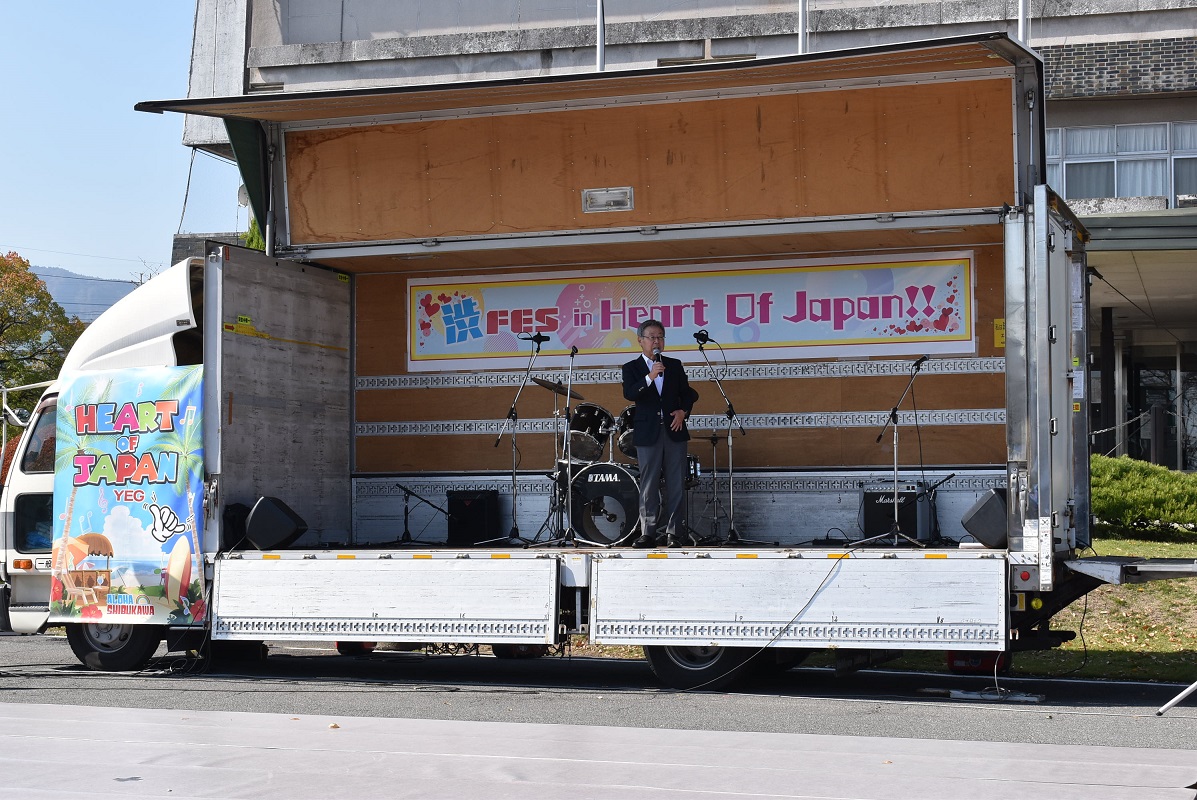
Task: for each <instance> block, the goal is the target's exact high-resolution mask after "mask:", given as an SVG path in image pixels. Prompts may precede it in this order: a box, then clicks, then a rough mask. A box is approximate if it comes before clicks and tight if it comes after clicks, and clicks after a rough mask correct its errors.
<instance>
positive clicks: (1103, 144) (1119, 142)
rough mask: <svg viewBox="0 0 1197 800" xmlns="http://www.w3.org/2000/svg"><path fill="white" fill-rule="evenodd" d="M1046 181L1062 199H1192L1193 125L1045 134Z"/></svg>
mask: <svg viewBox="0 0 1197 800" xmlns="http://www.w3.org/2000/svg"><path fill="white" fill-rule="evenodd" d="M1047 181H1048V183H1049V184H1051V186H1052V187H1053V188H1055V189H1056V190H1057V191H1059V192H1060V194H1062V195H1063V196H1064V197H1065V198H1070V199H1086V198H1097V197H1166V198H1168V204H1169V206H1170V207H1172V208H1175V207H1177V205H1178V199H1177V195H1194V194H1197V122H1153V123H1145V124H1142V125H1099V126H1090V127H1078V128H1049V129H1048V131H1047Z"/></svg>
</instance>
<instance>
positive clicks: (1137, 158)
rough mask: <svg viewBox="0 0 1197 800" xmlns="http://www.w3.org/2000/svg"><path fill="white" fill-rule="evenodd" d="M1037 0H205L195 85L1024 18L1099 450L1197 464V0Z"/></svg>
mask: <svg viewBox="0 0 1197 800" xmlns="http://www.w3.org/2000/svg"><path fill="white" fill-rule="evenodd" d="M596 5H598V8H596ZM599 8H601V9H602V11H599ZM1021 8H1022V9H1023V10H1021V11H1020V4H1019V3H1017V2H1015V1H1014V0H1006V1H1005V2H997V0H974V1H972V2H956V1H954V0H943V1H936V2H924V1H922V0H910V1H904V0H898V1H897V2H885V3H878V2H873V1H871V0H810V2H809V3H807V4H805V5H803V4H801V3H798V2H794V3H781V2H776V1H770V0H691V2H687V3H684V4H679V3H670V2H663V0H611V2H607V3H605V7H604V4H603V3H602V0H595V1H592V0H587V2H576V1H575V2H569V0H493V1H492V2H487V3H469V2H461V0H457V1H456V2H454V1H450V2H441V3H436V4H430V3H416V2H410V1H409V2H392V1H391V0H323V1H321V0H198V8H197V14H196V32H195V41H194V47H193V54H192V68H191V84H190V94H191V96H193V97H217V96H238V95H247V94H255V93H279V92H284V93H291V92H296V93H298V92H310V91H320V90H343V89H355V88H366V87H379V86H397V85H410V84H427V83H452V82H459V81H469V80H479V79H484V78H510V77H522V76H543V75H550V74H558V73H576V72H586V71H592V70H595V69H597V68H599V66H600V65H601V66H602V68H604V69H606V70H623V69H633V68H651V67H654V66H658V65H674V64H682V63H689V62H701V61H711V60H731V59H750V58H762V57H768V56H777V55H793V54H801V53H807V52H818V51H830V50H841V49H849V48H853V47H860V46H866V45H877V44H886V43H896V42H905V41H914V40H920V39H930V38H940V37H946V36H954V35H959V34H974V33H982V32H988V31H995V30H997V31H1007V32H1009V33H1010V34H1011V35H1013V36H1018V37H1019V38H1021V39H1022V40H1023V41H1025V42H1026V43H1027V44H1029V45H1030V46H1031V47H1032V48H1034V49H1036V50H1037V51H1038V52H1039V53H1040V54H1041V55H1042V56H1043V58H1044V61H1045V64H1046V78H1047V85H1048V92H1047V103H1048V107H1047V119H1048V125H1049V129H1048V131H1047V136H1048V140H1047V141H1048V164H1047V172H1048V180H1049V183H1050V184H1051V185H1052V186H1053V187H1054V188H1055V189H1056V190H1057V191H1059V192H1060V193H1061V194H1062V195H1063V196H1064V197H1066V198H1067V199H1068V200H1069V202H1070V203H1071V204H1073V205H1074V206H1075V208H1076V210H1078V212H1079V213H1080V214H1081V215H1082V219H1083V220H1084V221H1085V222H1086V224H1087V226H1088V227H1089V228H1090V229H1091V232H1092V233H1093V240H1092V242H1091V243H1090V256H1089V264H1090V266H1091V267H1093V270H1094V272H1093V285H1092V312H1091V318H1090V320H1089V326H1090V331H1091V336H1090V340H1091V342H1092V343H1093V352H1092V355H1093V359H1094V376H1095V379H1094V382H1093V383H1094V385H1093V386H1092V387H1090V392H1089V399H1090V402H1091V406H1092V408H1093V414H1094V425H1093V427H1094V429H1096V430H1099V431H1104V433H1100V434H1099V435H1098V436H1097V443H1096V447H1095V450H1096V451H1099V452H1110V453H1129V454H1131V455H1134V456H1136V457H1140V458H1149V459H1151V460H1153V461H1155V462H1157V463H1161V464H1165V465H1168V466H1171V467H1177V468H1181V469H1194V468H1197V423H1195V422H1194V420H1197V291H1195V290H1194V289H1193V284H1194V281H1193V278H1192V276H1193V275H1194V274H1197V208H1194V206H1195V205H1197V200H1195V198H1197V0H1092V2H1089V3H1085V4H1076V3H1072V2H1068V0H1044V2H1042V3H1037V4H1026V5H1023V6H1021ZM600 20H601V24H600ZM600 40H601V46H599V42H600ZM185 143H186V144H188V145H190V146H194V147H201V148H204V149H209V150H212V151H215V152H220V153H222V154H223V155H230V149H229V145H228V140H227V137H226V134H225V131H224V127H223V124H222V123H221V122H220V121H219V120H213V119H205V118H198V117H190V118H188V121H187V124H186V129H185Z"/></svg>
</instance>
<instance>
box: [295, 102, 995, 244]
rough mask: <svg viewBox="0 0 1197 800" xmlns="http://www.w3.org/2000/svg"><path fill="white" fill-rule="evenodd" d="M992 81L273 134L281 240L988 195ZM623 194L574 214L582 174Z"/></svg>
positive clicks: (976, 202)
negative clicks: (282, 195) (282, 216)
mask: <svg viewBox="0 0 1197 800" xmlns="http://www.w3.org/2000/svg"><path fill="white" fill-rule="evenodd" d="M1011 127H1012V119H1011V106H1010V83H1009V81H1007V80H1004V79H994V80H983V81H962V82H959V83H936V84H925V85H918V86H897V87H884V88H871V89H854V90H845V91H836V92H830V91H829V92H815V93H809V94H798V95H793V94H778V95H771V96H764V97H750V98H732V99H721V100H704V101H697V102H687V103H666V104H658V105H643V106H635V105H633V106H618V107H610V108H600V109H583V110H566V111H558V112H552V113H541V114H526V115H508V116H498V117H485V118H481V119H475V118H469V119H451V120H441V121H433V122H414V123H405V124H392V125H381V126H373V127H361V128H344V129H332V130H328V129H322V130H308V131H294V132H291V133H289V134H287V137H286V144H287V146H286V150H287V164H286V171H287V191H288V201H289V213H290V224H291V237H292V243H293V244H314V243H333V242H361V241H389V240H407V239H423V238H430V237H440V236H467V235H483V234H486V235H493V234H510V233H533V232H540V231H562V230H586V229H599V228H606V227H612V226H644V225H667V224H681V223H704V222H721V221H727V220H751V219H774V218H779V219H791V218H804V217H812V216H813V217H821V216H835V215H859V214H872V213H882V212H889V213H898V212H903V211H925V210H933V209H944V208H975V207H994V206H999V205H1001V204H1002V203H1003V202H1006V201H1012V200H1013V186H1014V183H1013V180H1014V176H1013V169H1012V167H1011V164H1013V159H1014V156H1013V139H1012V136H1011ZM608 186H632V187H633V189H634V191H635V208H634V209H633V210H631V211H626V212H615V213H599V214H582V213H580V207H581V192H582V190H583V189H586V188H599V187H608Z"/></svg>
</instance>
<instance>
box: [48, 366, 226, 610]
mask: <svg viewBox="0 0 1197 800" xmlns="http://www.w3.org/2000/svg"><path fill="white" fill-rule="evenodd" d="M202 398H203V367H201V366H186V367H149V368H137V369H125V370H114V371H104V372H89V373H83V374H80V375H78V376H76V377H74V378H73V379H70V380H68V381H67V382H66V383H65V384H64V386H63V388H62V391H61V393H60V394H59V396H58V426H57V428H58V429H57V436H58V443H57V450H56V456H55V459H56V464H55V470H54V546H53V550H52V553H51V559H52V565H53V577H52V579H51V588H50V620H51V622H102V621H107V622H112V623H144V624H171V625H187V624H191V623H198V622H201V621H203V619H204V616H205V614H206V613H207V609H206V602H205V600H204V571H203V563H202V555H200V554H201V553H202V552H203V551H202V548H201V547H200V532H201V531H202V529H203V479H204V448H203V414H202V413H201V409H202Z"/></svg>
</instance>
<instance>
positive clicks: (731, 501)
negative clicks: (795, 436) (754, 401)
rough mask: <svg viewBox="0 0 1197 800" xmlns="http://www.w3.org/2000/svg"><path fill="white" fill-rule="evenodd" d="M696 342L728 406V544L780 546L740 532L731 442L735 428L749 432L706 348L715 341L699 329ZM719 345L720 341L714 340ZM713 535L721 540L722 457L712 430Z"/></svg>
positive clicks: (713, 380)
mask: <svg viewBox="0 0 1197 800" xmlns="http://www.w3.org/2000/svg"><path fill="white" fill-rule="evenodd" d="M694 339H695V341H697V342H698V352H699V353H701V354H702V360H703V361H704V362H706V365H707V373H708V374H709V375H710V379H711V382H712V383H714V384H715V386H716V387H717V388H718V389H719V394H720V395H721V396H722V397H723V402H724V403H725V404H726V405H727V411H725V412H724V416H725V417H726V418H727V434H726V435H727V541H726V544H729V545H736V544H760V545H770V544H771V545H774V546H776V545H777V542H763V541H759V540H756V539H744V538H742V537H741V536H740V532H739V531H737V530H736V500H735V459H734V458H733V449H732V444H733V442H734V439H735V437H734V436H733V435H732V427H733V425H734V426H735V427H738V428H739V429H740V435H741V436H747V435H748V432H747V431H745V430H744V426H743V425H742V424H741V423H740V421H739V420H738V419H737V418H736V409H735V407H734V406H732V402H731V400H730V399H728V396H727V392H725V391H724V390H723V381H721V380H720V379H719V374H718V372H716V370H715V367H714V365H712V364H711V359H709V358H708V357H707V351H706V350H705V347H706V344H707V343H708V342H715V340H714V339H712V338H710V335H709V334H708V333H707V332H706V331H699V332H698V333H696V334H694ZM715 345H716V346H717V347H718V346H719V343H718V342H715ZM710 438H711V503H710V505H711V509H712V513H711V536H712V537H714V539H715V540H716V541H718V540H719V511H720V508H719V457H718V455H719V454H718V449H717V444H718V442H719V434H718V433H717V432H715V431H712V432H711V437H710Z"/></svg>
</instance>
